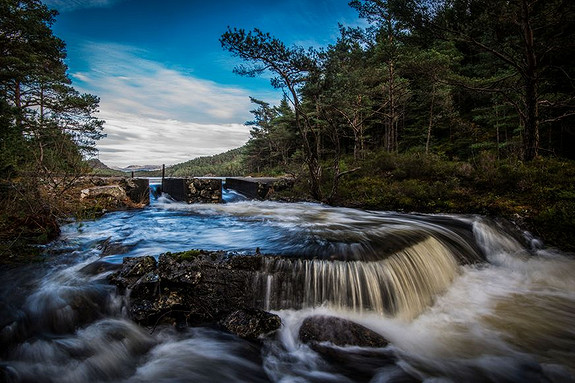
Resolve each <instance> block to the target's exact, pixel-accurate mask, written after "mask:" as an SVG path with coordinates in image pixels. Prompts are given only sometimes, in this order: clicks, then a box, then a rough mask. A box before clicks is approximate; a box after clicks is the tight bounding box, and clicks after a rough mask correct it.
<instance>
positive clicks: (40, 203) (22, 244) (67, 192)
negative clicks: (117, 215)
mask: <svg viewBox="0 0 575 383" xmlns="http://www.w3.org/2000/svg"><path fill="white" fill-rule="evenodd" d="M128 182H129V179H128V178H124V177H116V178H109V177H108V178H102V177H97V176H85V177H80V178H78V179H76V180H74V181H73V182H72V181H71V182H70V184H69V185H67V186H66V187H62V188H57V189H55V188H53V187H49V186H47V185H46V184H45V183H43V182H41V181H40V182H37V180H33V179H24V180H20V181H17V182H12V183H10V184H8V183H6V184H3V185H2V186H3V187H2V189H3V193H2V197H1V198H0V212H1V213H0V264H10V263H16V264H18V263H28V262H35V261H39V260H41V258H39V255H40V254H41V253H42V251H43V248H44V245H45V244H47V243H49V242H50V241H52V240H54V239H56V238H57V237H58V236H59V235H60V225H61V224H62V223H65V222H69V221H70V220H71V219H75V220H92V219H95V218H98V217H101V216H102V215H103V214H105V213H106V212H109V211H116V210H124V209H132V208H141V207H143V206H145V204H144V203H142V201H134V200H133V199H132V198H118V196H114V195H111V194H106V193H103V194H101V195H98V196H95V197H91V198H82V190H86V189H89V188H97V187H101V186H104V185H109V184H118V183H123V184H126V183H128ZM129 188H130V186H125V187H124V189H129ZM124 192H125V190H124ZM124 197H127V196H124Z"/></svg>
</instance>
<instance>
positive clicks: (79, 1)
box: [44, 0, 123, 12]
mask: <svg viewBox="0 0 575 383" xmlns="http://www.w3.org/2000/svg"><path fill="white" fill-rule="evenodd" d="M121 1H123V0H45V1H44V4H46V5H47V6H48V7H49V8H53V9H57V10H58V11H59V12H70V11H73V10H76V9H82V8H104V7H111V6H113V5H114V4H116V3H119V2H121Z"/></svg>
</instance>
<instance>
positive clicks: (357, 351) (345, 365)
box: [310, 343, 419, 383]
mask: <svg viewBox="0 0 575 383" xmlns="http://www.w3.org/2000/svg"><path fill="white" fill-rule="evenodd" d="M310 347H311V348H312V349H313V350H314V351H315V352H317V353H318V354H320V355H321V357H322V358H323V359H324V360H325V361H327V362H328V363H329V364H330V365H331V366H334V368H335V370H336V371H337V372H339V373H341V374H343V375H346V376H348V377H350V378H352V379H353V381H354V382H371V381H373V377H374V376H375V375H376V374H377V373H378V372H380V371H381V369H382V368H385V369H386V371H385V375H386V380H385V381H386V382H390V383H391V382H393V383H400V382H402V383H403V382H405V383H408V382H409V383H411V382H418V381H419V380H417V379H415V378H413V377H411V376H410V375H408V374H407V373H406V372H405V371H403V370H402V369H401V368H400V367H399V366H397V365H396V362H397V358H396V357H395V355H394V354H393V352H392V351H391V350H390V349H389V348H383V349H361V348H355V347H354V348H352V349H350V348H349V347H339V346H328V345H326V344H319V343H314V344H312V345H310ZM376 381H377V380H376Z"/></svg>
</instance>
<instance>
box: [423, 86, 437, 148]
mask: <svg viewBox="0 0 575 383" xmlns="http://www.w3.org/2000/svg"><path fill="white" fill-rule="evenodd" d="M434 102H435V84H433V86H432V87H431V107H430V108H429V125H428V127H427V140H426V141H425V154H429V144H430V142H431V127H432V126H433V104H434Z"/></svg>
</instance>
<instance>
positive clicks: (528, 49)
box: [519, 0, 539, 161]
mask: <svg viewBox="0 0 575 383" xmlns="http://www.w3.org/2000/svg"><path fill="white" fill-rule="evenodd" d="M519 20H520V23H521V29H522V32H523V41H524V44H525V45H524V48H525V63H526V67H525V73H524V75H523V77H524V81H525V100H524V108H525V109H524V112H523V116H522V120H523V160H524V161H530V160H532V159H533V158H535V157H536V156H537V151H538V149H539V121H538V118H539V116H538V111H537V98H538V95H537V57H536V55H535V47H534V39H533V30H532V28H531V24H530V12H529V3H528V1H527V0H522V1H521V10H520V17H519Z"/></svg>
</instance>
